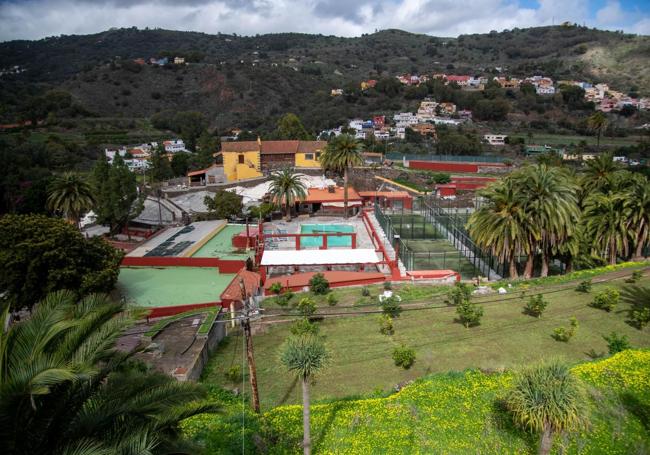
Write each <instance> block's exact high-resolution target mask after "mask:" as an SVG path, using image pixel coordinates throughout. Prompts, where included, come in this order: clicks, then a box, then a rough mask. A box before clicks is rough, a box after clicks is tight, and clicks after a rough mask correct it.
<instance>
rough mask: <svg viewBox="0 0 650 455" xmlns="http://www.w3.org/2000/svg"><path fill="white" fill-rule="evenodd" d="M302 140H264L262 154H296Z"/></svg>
mask: <svg viewBox="0 0 650 455" xmlns="http://www.w3.org/2000/svg"><path fill="white" fill-rule="evenodd" d="M299 143H300V141H262V151H261V152H262V155H284V154H287V155H288V154H295V153H296V152H297V151H298V144H299Z"/></svg>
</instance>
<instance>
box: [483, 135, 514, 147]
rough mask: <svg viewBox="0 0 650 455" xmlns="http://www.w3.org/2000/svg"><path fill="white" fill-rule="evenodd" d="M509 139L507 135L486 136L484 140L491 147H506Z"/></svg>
mask: <svg viewBox="0 0 650 455" xmlns="http://www.w3.org/2000/svg"><path fill="white" fill-rule="evenodd" d="M507 137H508V135H507V134H486V135H484V136H483V139H485V142H487V143H488V144H490V145H505V144H506V138H507Z"/></svg>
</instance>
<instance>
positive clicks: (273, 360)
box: [202, 272, 650, 409]
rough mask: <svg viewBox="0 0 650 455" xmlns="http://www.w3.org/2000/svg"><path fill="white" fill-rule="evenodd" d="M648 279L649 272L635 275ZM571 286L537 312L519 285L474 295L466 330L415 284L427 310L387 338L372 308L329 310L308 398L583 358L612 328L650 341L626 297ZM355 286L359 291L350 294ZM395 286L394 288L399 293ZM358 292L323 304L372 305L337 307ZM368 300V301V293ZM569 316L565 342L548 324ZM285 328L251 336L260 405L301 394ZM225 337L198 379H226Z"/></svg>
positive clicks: (236, 348)
mask: <svg viewBox="0 0 650 455" xmlns="http://www.w3.org/2000/svg"><path fill="white" fill-rule="evenodd" d="M630 273H631V272H630ZM649 283H650V279H649V278H644V279H643V280H642V282H641V284H646V285H647V284H649ZM622 284H623V282H622V280H619V281H615V282H612V283H610V284H608V285H612V286H616V287H620V286H621V285H622ZM565 286H566V285H565ZM570 286H571V287H570V288H569V289H564V290H562V289H560V291H559V292H558V291H557V289H556V290H555V291H556V292H553V293H550V294H548V295H547V296H546V299H547V300H548V301H549V306H548V308H547V310H546V312H545V313H544V315H543V317H542V318H541V319H537V318H533V317H531V316H528V315H525V314H523V313H522V308H523V304H524V302H523V301H522V300H521V299H520V298H519V292H520V291H518V290H517V291H515V292H514V293H513V294H510V295H507V296H501V297H499V296H495V295H494V294H493V295H491V296H488V297H484V298H482V299H477V302H481V301H483V302H485V303H484V309H485V316H484V318H483V320H482V321H481V325H480V326H478V327H474V328H470V329H466V328H464V327H463V326H462V325H460V324H458V323H456V322H454V320H455V318H456V312H455V308H453V307H448V306H446V305H445V304H444V297H443V296H440V293H441V292H444V288H433V289H434V290H433V291H426V289H432V287H431V286H423V287H421V289H422V291H420V292H421V293H422V294H423V296H422V297H412V298H410V299H405V301H406V300H408V301H411V302H415V301H421V302H425V303H424V304H423V306H422V307H423V308H425V309H423V310H412V311H404V312H403V313H402V315H401V316H400V317H399V318H398V319H396V320H395V323H394V324H395V330H396V332H395V335H394V336H391V337H388V336H384V335H381V334H380V333H379V330H378V323H377V319H378V315H376V314H372V315H362V316H349V315H348V316H345V317H328V318H326V319H324V320H323V321H322V322H320V327H321V333H322V334H323V335H324V337H325V339H326V341H327V344H328V346H329V349H330V350H331V353H332V361H331V363H330V365H329V367H328V368H327V371H326V373H325V374H324V376H323V377H325V378H327V380H323V381H318V382H317V384H316V385H315V387H314V398H315V399H324V398H334V397H344V396H349V395H354V394H368V393H371V392H373V391H387V390H390V389H391V388H392V387H394V386H395V385H396V384H398V383H401V382H404V381H408V380H412V379H415V378H418V377H420V376H423V375H426V374H430V373H436V372H447V371H462V370H464V369H467V368H485V369H492V370H493V369H500V368H505V367H512V366H516V365H520V364H524V363H528V362H531V361H534V360H537V359H540V358H542V357H548V356H549V355H553V356H557V357H560V358H563V359H566V360H568V361H571V362H576V361H582V360H586V359H588V358H589V356H588V353H589V352H591V351H592V350H595V351H596V352H598V353H603V352H605V351H606V343H605V341H604V340H603V339H602V336H603V335H606V334H609V333H610V332H612V331H616V332H618V333H620V334H625V335H627V336H628V337H629V340H630V342H631V343H632V345H633V346H634V347H650V336H649V335H648V330H649V329H647V328H646V329H645V330H644V331H639V330H637V329H635V328H633V327H631V326H629V325H628V324H627V323H626V322H625V319H626V309H627V306H626V305H625V304H620V305H619V306H618V307H617V308H616V310H615V311H613V312H611V313H606V312H604V311H602V310H598V309H595V308H592V307H590V306H588V303H589V302H590V301H591V300H592V299H593V294H594V293H595V292H597V291H598V290H599V289H602V288H604V287H605V286H606V285H604V284H595V285H594V286H593V289H592V292H591V294H582V293H578V292H576V291H574V290H573V285H572V284H571V285H570ZM417 288H419V287H413V286H410V287H409V288H406V289H407V290H408V292H416V291H414V290H413V289H417ZM546 289H547V290H552V289H549V288H546ZM355 292H356V295H357V296H358V297H355V296H354V293H355ZM378 292H379V289H378V288H376V287H374V288H373V295H376V294H377V293H378ZM400 292H401V291H399V290H397V293H398V294H400ZM429 292H430V294H429V295H426V294H427V293H429ZM530 292H531V293H532V291H530ZM435 294H438V297H436V296H435ZM337 295H339V294H337ZM407 295H408V293H407ZM298 297H299V296H296V297H295V298H298ZM360 298H361V292H360V290H359V289H356V290H355V289H347V290H346V292H345V294H342V297H341V298H340V301H339V304H338V306H337V307H333V308H328V309H327V311H330V312H331V311H339V312H344V311H355V310H356V311H359V310H361V309H362V310H370V309H377V308H373V307H364V308H356V309H355V308H354V307H349V308H342V306H345V305H346V304H349V302H350V301H355V302H357V301H359V299H360ZM366 302H367V303H370V299H368V300H366ZM287 311H288V310H287ZM321 311H326V310H324V309H323V310H321ZM572 316H575V317H576V318H577V319H578V321H579V324H580V327H579V328H578V331H577V334H576V335H575V337H574V338H573V339H572V340H571V341H569V342H568V343H563V342H558V341H555V340H554V339H553V338H551V334H552V333H553V329H554V328H556V327H559V326H568V323H569V318H570V317H572ZM282 318H283V319H287V317H282ZM289 334H290V331H289V324H287V323H281V324H274V325H271V326H267V327H266V328H265V329H264V330H263V332H261V333H260V332H258V333H257V334H256V335H255V337H254V343H255V358H256V362H257V372H258V382H259V388H260V397H261V401H262V405H263V406H264V407H265V408H266V409H268V408H269V407H272V406H278V405H281V404H288V403H298V402H299V401H300V388H299V386H297V384H296V382H295V380H294V378H293V376H292V375H291V374H289V373H287V372H286V371H285V370H284V369H283V368H282V367H281V365H280V363H279V361H278V348H279V346H280V345H281V344H282V342H283V341H284V339H285V338H286V337H287V336H288V335H289ZM230 338H231V339H230V340H229V342H227V343H224V344H222V345H221V347H220V348H218V350H217V352H216V353H215V354H214V355H213V356H212V358H211V360H210V362H209V364H208V365H207V367H206V369H205V372H204V376H203V379H202V380H203V382H204V383H207V384H220V385H226V386H228V385H229V384H228V382H227V380H226V379H225V377H224V373H225V372H226V371H227V370H228V369H229V368H230V367H231V366H232V365H235V364H241V361H242V346H241V338H239V337H238V336H235V337H234V338H235V339H232V338H233V336H231V337H230ZM401 343H405V344H407V345H409V346H412V347H414V348H415V349H416V351H417V361H416V363H415V365H414V366H413V368H411V369H410V370H408V371H405V370H402V369H399V368H397V367H395V366H394V364H393V362H392V360H391V353H392V350H393V348H394V347H395V346H397V345H399V344H401ZM230 386H231V387H234V386H235V385H234V384H230ZM239 386H240V387H241V384H239Z"/></svg>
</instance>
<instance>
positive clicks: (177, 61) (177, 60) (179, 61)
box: [174, 57, 185, 65]
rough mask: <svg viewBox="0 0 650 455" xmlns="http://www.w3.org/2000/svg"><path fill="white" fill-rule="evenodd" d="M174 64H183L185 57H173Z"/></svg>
mask: <svg viewBox="0 0 650 455" xmlns="http://www.w3.org/2000/svg"><path fill="white" fill-rule="evenodd" d="M174 65H185V57H174Z"/></svg>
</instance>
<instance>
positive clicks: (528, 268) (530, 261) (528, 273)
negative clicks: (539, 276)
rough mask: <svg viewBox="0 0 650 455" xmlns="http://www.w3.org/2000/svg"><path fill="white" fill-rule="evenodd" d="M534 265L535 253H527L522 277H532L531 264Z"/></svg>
mask: <svg viewBox="0 0 650 455" xmlns="http://www.w3.org/2000/svg"><path fill="white" fill-rule="evenodd" d="M534 265H535V255H534V254H533V253H528V257H527V258H526V266H525V267H524V278H525V279H529V278H532V277H533V266H534Z"/></svg>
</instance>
